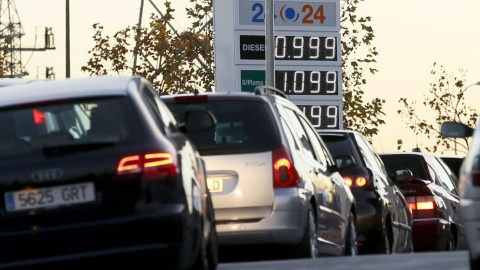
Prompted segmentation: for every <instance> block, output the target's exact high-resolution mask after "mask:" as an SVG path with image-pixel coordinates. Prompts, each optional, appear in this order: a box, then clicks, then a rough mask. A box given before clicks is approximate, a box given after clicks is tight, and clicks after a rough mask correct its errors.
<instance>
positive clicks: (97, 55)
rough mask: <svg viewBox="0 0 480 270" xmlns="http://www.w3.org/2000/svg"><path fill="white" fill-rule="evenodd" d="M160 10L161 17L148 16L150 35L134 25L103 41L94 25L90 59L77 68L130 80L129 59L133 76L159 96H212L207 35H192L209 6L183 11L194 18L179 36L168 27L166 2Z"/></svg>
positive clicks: (99, 28)
mask: <svg viewBox="0 0 480 270" xmlns="http://www.w3.org/2000/svg"><path fill="white" fill-rule="evenodd" d="M191 2H192V3H193V2H195V1H192V0H191ZM165 7H166V12H165V14H163V16H158V15H154V14H152V15H151V17H150V23H149V28H150V29H151V30H148V29H147V28H141V29H138V25H134V26H128V27H126V28H125V29H123V30H120V31H118V32H117V33H115V34H114V35H113V40H111V38H110V37H109V36H108V35H107V36H104V35H103V27H102V26H101V25H99V24H94V25H93V29H94V30H95V34H94V36H93V39H94V41H95V46H94V47H93V49H91V50H90V51H89V52H88V53H89V54H91V58H90V59H89V60H88V62H87V64H86V65H85V66H82V68H81V69H82V71H84V72H87V73H89V74H90V75H107V74H117V75H125V74H131V72H132V68H133V64H132V62H131V59H133V58H134V57H135V56H137V59H138V60H139V61H138V64H137V66H136V72H135V73H136V74H138V75H141V76H143V77H145V78H147V79H148V80H150V81H151V82H152V84H153V86H154V87H155V88H156V90H157V91H158V92H159V93H160V94H173V93H185V92H193V91H194V90H195V89H197V90H201V91H212V88H213V82H214V80H213V53H212V51H213V43H212V38H211V35H212V34H211V33H212V32H211V31H207V33H206V34H205V33H203V32H202V33H199V32H197V31H196V30H197V29H198V27H199V26H200V24H201V21H202V20H205V18H206V17H207V13H208V12H210V10H209V6H208V5H206V4H205V3H204V1H200V2H199V3H197V4H196V5H195V7H193V8H189V9H187V12H188V14H189V16H192V17H194V23H193V26H192V27H190V28H189V29H188V30H187V31H185V32H183V33H177V32H176V31H174V29H173V28H172V27H170V22H171V21H172V20H173V15H172V13H173V12H174V10H173V9H172V8H171V3H170V2H169V1H166V2H165ZM137 42H138V43H137Z"/></svg>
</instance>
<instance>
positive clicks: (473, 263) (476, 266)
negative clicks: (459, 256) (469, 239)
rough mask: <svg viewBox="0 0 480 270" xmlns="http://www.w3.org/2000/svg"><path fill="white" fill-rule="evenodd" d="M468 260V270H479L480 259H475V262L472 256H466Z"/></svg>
mask: <svg viewBox="0 0 480 270" xmlns="http://www.w3.org/2000/svg"><path fill="white" fill-rule="evenodd" d="M468 257H469V258H470V269H471V270H480V258H477V259H476V260H473V259H472V254H469V256H468Z"/></svg>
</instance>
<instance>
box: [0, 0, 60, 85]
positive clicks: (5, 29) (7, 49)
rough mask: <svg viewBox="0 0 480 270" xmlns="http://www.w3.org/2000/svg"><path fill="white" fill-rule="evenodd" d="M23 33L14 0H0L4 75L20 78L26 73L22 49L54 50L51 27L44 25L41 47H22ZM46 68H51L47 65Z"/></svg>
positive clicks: (1, 60)
mask: <svg viewBox="0 0 480 270" xmlns="http://www.w3.org/2000/svg"><path fill="white" fill-rule="evenodd" d="M24 35H25V31H24V30H23V27H22V24H21V22H20V16H19V15H18V11H17V7H16V5H15V1H14V0H0V49H2V50H4V52H2V53H0V56H1V57H2V58H5V59H1V58H0V68H1V69H2V70H5V69H6V70H7V71H8V73H5V74H4V77H9V78H21V77H23V76H25V75H26V74H28V73H27V72H26V70H25V67H24V66H23V63H22V51H46V50H54V49H55V43H54V38H53V31H52V28H51V27H45V46H44V47H42V48H24V47H22V36H24ZM47 69H51V68H49V67H47ZM53 76H54V75H53Z"/></svg>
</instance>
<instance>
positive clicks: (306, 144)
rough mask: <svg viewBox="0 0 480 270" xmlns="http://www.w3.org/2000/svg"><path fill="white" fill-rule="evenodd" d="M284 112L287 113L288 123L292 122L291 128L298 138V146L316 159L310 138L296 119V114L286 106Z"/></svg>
mask: <svg viewBox="0 0 480 270" xmlns="http://www.w3.org/2000/svg"><path fill="white" fill-rule="evenodd" d="M285 112H286V113H287V115H288V118H289V120H290V123H292V125H293V126H292V128H293V130H295V133H296V134H297V135H298V137H299V138H300V147H301V148H302V149H303V152H304V153H305V154H306V155H307V156H309V157H311V158H313V159H316V156H315V153H314V150H313V147H312V144H311V142H310V140H309V139H308V136H307V133H306V132H305V129H304V128H303V126H302V124H301V123H300V120H299V119H298V116H297V114H296V113H295V112H294V111H292V110H290V109H288V108H285Z"/></svg>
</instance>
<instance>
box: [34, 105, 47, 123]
mask: <svg viewBox="0 0 480 270" xmlns="http://www.w3.org/2000/svg"><path fill="white" fill-rule="evenodd" d="M33 121H34V122H35V124H37V125H41V124H43V125H44V124H45V114H44V113H43V112H41V111H39V110H37V109H33Z"/></svg>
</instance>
